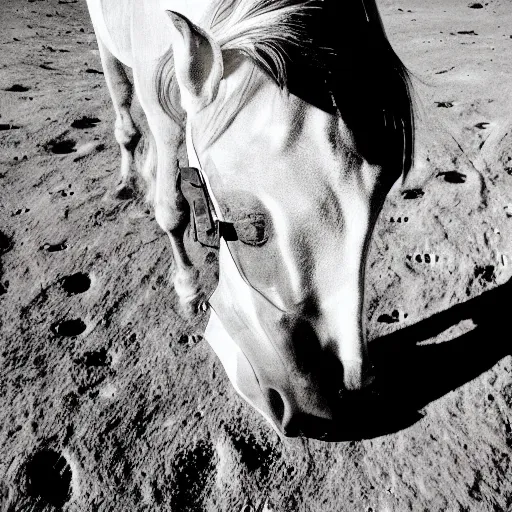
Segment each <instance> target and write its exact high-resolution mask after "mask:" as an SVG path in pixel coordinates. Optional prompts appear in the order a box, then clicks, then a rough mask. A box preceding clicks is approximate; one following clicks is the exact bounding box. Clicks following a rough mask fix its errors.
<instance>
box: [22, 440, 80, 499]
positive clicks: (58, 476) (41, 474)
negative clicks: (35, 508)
mask: <svg viewBox="0 0 512 512" xmlns="http://www.w3.org/2000/svg"><path fill="white" fill-rule="evenodd" d="M25 475H26V486H27V493H28V495H29V496H31V497H32V498H34V499H35V500H37V502H39V503H40V504H41V505H43V506H46V505H53V506H54V507H63V506H64V505H65V504H66V503H67V502H68V501H69V499H70V498H71V480H72V476H73V472H72V470H71V467H70V465H69V463H68V461H67V460H66V459H65V457H64V456H63V455H62V454H61V453H59V452H57V451H55V450H49V449H44V450H41V451H38V452H36V453H35V454H34V455H33V456H32V457H31V458H30V459H29V460H28V461H27V463H26V467H25Z"/></svg>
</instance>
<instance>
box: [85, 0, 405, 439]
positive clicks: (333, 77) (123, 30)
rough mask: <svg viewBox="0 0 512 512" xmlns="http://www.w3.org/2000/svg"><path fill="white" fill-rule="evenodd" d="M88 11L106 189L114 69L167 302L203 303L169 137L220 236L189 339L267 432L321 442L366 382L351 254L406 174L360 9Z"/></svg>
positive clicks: (165, 1)
mask: <svg viewBox="0 0 512 512" xmlns="http://www.w3.org/2000/svg"><path fill="white" fill-rule="evenodd" d="M88 5H89V10H90V14H91V18H92V22H93V25H94V28H95V31H96V36H97V39H98V45H99V49H100V55H101V59H102V62H103V67H104V71H105V78H106V81H107V85H108V87H109V90H110V93H111V96H112V101H113V103H114V108H115V110H116V114H117V122H116V131H115V133H116V137H117V140H118V142H119V144H120V146H121V154H122V163H121V188H123V187H126V186H127V184H128V180H129V172H130V167H131V165H132V160H133V148H134V145H135V142H136V140H137V139H138V132H137V129H136V127H135V125H134V123H133V120H132V118H131V115H130V110H129V109H130V101H131V98H132V86H131V84H130V82H129V80H128V79H127V77H126V74H125V72H124V70H123V67H122V65H121V63H122V64H124V65H126V66H129V67H131V68H132V69H133V78H134V80H133V81H134V87H135V93H136V94H137V97H138V99H139V101H140V103H141V105H142V108H143V109H144V112H145V114H146V116H147V120H148V124H149V128H150V130H151V133H152V137H153V138H154V142H155V147H156V173H155V174H154V179H153V193H152V197H153V200H154V207H155V216H156V219H157V221H158V223H159V224H160V226H161V227H162V228H163V229H164V230H165V232H166V233H167V234H168V235H169V238H170V241H171V244H172V250H173V255H174V259H175V264H176V267H177V271H176V275H175V278H174V284H175V287H176V290H177V293H178V295H179V297H180V299H181V301H182V302H183V303H185V304H192V305H193V306H194V307H196V306H197V305H198V304H199V303H200V302H201V301H206V299H207V298H205V297H203V296H202V294H201V287H200V283H198V282H197V273H196V270H195V269H194V268H193V267H192V265H191V263H190V260H189V258H188V257H187V254H186V251H185V248H184V244H183V236H184V230H185V227H186V226H187V224H188V222H189V218H190V213H189V208H188V205H187V202H186V200H185V198H184V196H183V194H182V191H181V187H180V169H179V168H178V164H177V156H176V155H177V151H178V145H179V144H180V142H181V141H182V140H183V136H182V134H183V133H184V132H186V143H187V152H188V159H189V165H190V166H191V167H194V168H196V169H198V172H199V174H198V175H197V180H198V182H199V183H202V182H204V189H205V190H206V191H207V193H208V195H209V201H211V206H212V208H211V210H212V211H211V219H210V220H211V221H212V223H216V222H217V221H219V222H220V225H221V226H224V227H226V226H229V228H230V230H229V231H230V233H231V236H226V234H225V233H226V232H224V238H221V240H220V252H219V275H220V278H219V283H218V287H217V289H216V290H215V292H214V294H213V296H211V297H210V298H208V300H207V304H208V306H210V309H211V316H210V321H209V324H208V326H207V329H206V332H205V337H206V339H207V340H208V342H209V343H210V344H211V346H212V347H213V348H214V350H215V351H216V353H217V354H218V356H219V358H220V359H221V361H222V363H223V365H224V368H225V370H226V372H227V374H228V376H229V378H230V380H231V382H232V383H233V385H234V387H235V388H236V390H237V391H238V392H239V394H240V395H242V396H243V397H244V398H245V399H246V400H247V401H248V402H249V403H250V404H252V405H253V406H254V407H255V408H256V409H257V410H258V411H259V412H260V413H261V414H263V415H264V417H265V418H267V419H268V420H269V421H270V422H271V424H272V425H273V426H274V427H275V428H277V430H278V431H280V432H283V433H284V434H285V435H289V436H292V435H298V434H302V435H307V436H315V437H317V436H322V435H323V434H325V432H327V431H329V430H331V427H332V426H333V425H339V424H340V421H343V418H344V415H343V411H344V408H345V404H346V403H347V400H346V399H345V397H346V396H347V395H349V396H350V397H357V395H358V393H357V391H358V390H361V389H362V388H364V387H365V386H366V385H367V383H368V382H369V381H370V375H369V372H368V368H369V364H368V356H367V347H366V339H365V330H364V322H363V294H364V273H365V262H366V253H367V248H368V244H369V240H370V237H371V233H372V230H373V226H374V224H375V221H376V218H377V216H378V214H379V211H380V209H381V207H382V204H383V201H384V199H385V197H386V194H387V193H388V191H389V190H390V188H391V186H392V185H393V183H394V182H395V181H396V180H397V179H398V178H399V177H400V176H401V175H402V176H403V175H404V174H405V173H406V172H407V171H408V169H409V167H410V165H411V161H412V152H413V138H414V127H413V112H412V106H411V98H410V94H409V81H408V76H407V72H406V70H405V68H404V66H403V65H402V63H401V62H400V60H399V59H398V57H397V56H396V54H395V53H394V52H393V50H392V48H391V46H390V45H389V42H388V41H387V38H386V36H385V32H384V29H383V27H382V24H381V21H380V17H379V14H378V11H377V7H376V4H375V0H346V1H345V2H338V1H337V0H332V1H331V0H323V1H322V0H313V1H304V0H192V1H191V0H143V1H140V2H138V1H135V0H115V1H114V0H88ZM338 10H339V12H338ZM187 172H190V170H189V171H187ZM205 204H206V205H207V204H208V203H204V204H203V207H204V206H205ZM203 209H204V208H203ZM203 213H204V211H203ZM196 228H197V226H196ZM222 234H223V233H222V232H221V235H222ZM233 234H234V236H233ZM348 402H351V403H353V402H354V400H352V399H351V400H348Z"/></svg>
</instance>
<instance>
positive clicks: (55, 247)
mask: <svg viewBox="0 0 512 512" xmlns="http://www.w3.org/2000/svg"><path fill="white" fill-rule="evenodd" d="M67 248H68V244H67V243H66V242H60V243H58V244H44V245H43V247H42V249H44V250H45V251H48V252H59V251H65V250H66V249H67Z"/></svg>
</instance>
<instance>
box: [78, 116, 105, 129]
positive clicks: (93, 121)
mask: <svg viewBox="0 0 512 512" xmlns="http://www.w3.org/2000/svg"><path fill="white" fill-rule="evenodd" d="M100 122H101V120H100V119H98V118H97V117H87V116H83V117H82V118H81V119H76V120H75V121H73V122H72V123H71V126H72V127H73V128H78V129H80V130H85V129H87V128H94V127H95V126H96V125H97V124H98V123H100Z"/></svg>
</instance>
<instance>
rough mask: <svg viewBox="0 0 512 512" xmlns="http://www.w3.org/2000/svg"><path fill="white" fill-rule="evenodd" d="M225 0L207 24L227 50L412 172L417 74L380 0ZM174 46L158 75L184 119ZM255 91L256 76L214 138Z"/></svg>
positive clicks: (223, 116)
mask: <svg viewBox="0 0 512 512" xmlns="http://www.w3.org/2000/svg"><path fill="white" fill-rule="evenodd" d="M340 4H341V2H340V1H339V0H217V1H215V2H213V4H212V7H211V9H210V11H209V12H208V13H206V15H205V17H204V19H203V20H202V22H201V26H202V27H203V28H205V29H207V30H209V31H210V33H211V34H212V35H213V37H214V39H215V40H216V41H217V42H218V44H219V45H220V48H221V50H222V51H235V52H239V53H242V54H243V55H245V56H247V57H249V58H250V59H251V60H252V61H253V62H255V63H256V64H257V65H258V66H259V67H260V68H262V69H263V70H264V71H266V72H267V73H268V75H269V76H270V77H271V78H272V79H273V80H274V81H275V82H276V83H277V84H278V85H279V86H280V87H282V88H286V89H288V90H289V91H290V92H292V93H294V94H296V95H297V96H300V97H302V98H303V99H305V100H306V101H309V102H310V103H313V104H316V105H317V106H319V108H323V109H324V110H327V111H332V112H333V113H334V112H336V111H337V112H339V115H341V117H342V118H343V120H344V122H345V123H346V124H347V125H348V127H349V128H350V129H351V130H352V132H353V133H354V139H355V141H356V144H357V146H358V150H359V151H360V152H361V154H362V155H363V156H364V157H365V158H366V159H367V160H368V161H369V162H370V163H376V164H380V165H383V166H385V165H387V166H388V167H390V168H394V169H397V171H401V172H402V173H403V175H404V176H405V174H407V172H408V171H409V169H410V167H411V166H412V162H413V155H414V111H413V104H412V94H411V90H412V89H411V84H410V78H409V73H408V71H407V69H406V67H405V66H404V64H403V63H402V62H401V61H400V59H399V57H398V56H397V55H396V53H395V52H394V50H393V48H392V47H391V45H390V43H389V41H388V39H387V36H386V33H385V30H384V27H383V24H382V20H381V18H380V15H379V11H378V9H377V5H376V3H375V0H345V1H344V2H343V3H342V5H340ZM173 77H174V64H173V58H172V49H170V50H169V51H168V52H167V53H166V54H165V55H164V56H163V57H162V59H161V61H160V63H159V66H158V69H157V74H156V77H155V81H156V87H157V92H158V99H159V102H160V104H161V106H162V108H163V109H164V111H165V112H167V114H168V115H170V116H171V117H172V118H173V119H174V120H175V121H176V122H178V123H179V124H180V125H183V124H184V112H183V111H182V109H181V106H180V102H179V90H178V87H177V85H176V80H173ZM250 94H251V77H249V78H248V79H247V82H246V83H245V84H244V86H243V87H242V88H241V90H240V91H238V94H235V95H234V97H233V98H232V99H231V100H230V102H229V104H226V105H224V106H223V108H222V109H221V110H220V111H217V114H216V115H217V118H216V119H212V120H211V123H210V122H209V123H207V124H208V125H211V126H210V127H209V128H208V127H205V128H206V130H208V131H210V133H209V136H208V135H207V138H208V140H209V141H210V143H211V142H212V141H213V140H214V139H215V138H216V137H218V136H219V135H220V133H222V132H223V131H224V130H225V129H226V128H227V126H228V125H229V124H230V123H231V121H232V120H233V119H234V117H235V116H236V114H237V113H238V112H239V111H240V108H242V107H243V105H244V104H245V102H246V101H247V100H248V99H249V98H250Z"/></svg>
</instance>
